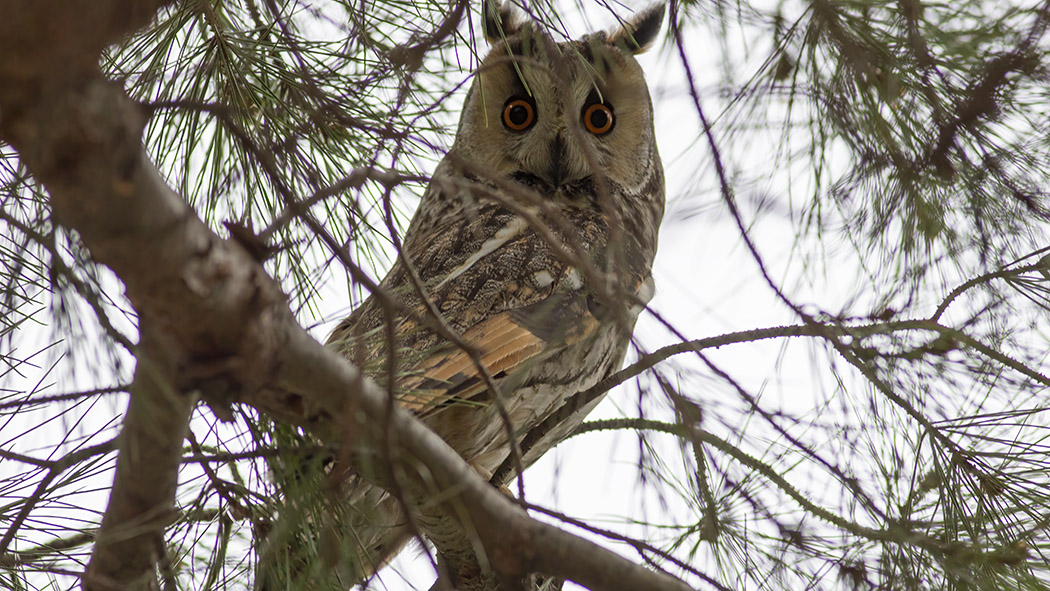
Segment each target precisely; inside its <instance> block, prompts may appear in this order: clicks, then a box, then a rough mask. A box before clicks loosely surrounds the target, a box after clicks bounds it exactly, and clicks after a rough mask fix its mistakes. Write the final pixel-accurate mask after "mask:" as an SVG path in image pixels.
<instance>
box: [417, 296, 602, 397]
mask: <svg viewBox="0 0 1050 591" xmlns="http://www.w3.org/2000/svg"><path fill="white" fill-rule="evenodd" d="M588 300H589V298H588V296H587V295H585V294H584V292H583V291H582V290H579V289H577V290H571V291H570V290H564V291H559V292H555V293H552V294H550V295H548V296H547V297H546V298H544V299H541V300H538V301H534V302H532V303H530V304H528V305H525V306H522V307H519V308H512V309H509V310H505V311H502V312H499V313H496V314H493V315H491V316H489V317H487V318H485V319H484V320H482V321H481V322H479V323H478V324H476V325H474V326H472V327H471V328H469V329H468V330H466V331H465V332H464V333H463V334H462V338H463V340H464V342H466V343H467V344H469V345H470V346H472V347H474V348H475V349H476V350H477V351H478V352H479V359H478V361H479V362H480V364H481V365H482V366H484V367H485V369H486V371H487V372H488V373H489V375H490V376H491V377H492V378H493V379H495V380H500V379H501V378H506V377H508V376H514V375H521V374H523V373H525V370H526V369H527V368H528V367H529V366H530V365H531V364H534V363H536V362H538V361H540V360H542V359H546V358H548V357H549V356H550V355H553V354H557V352H558V351H560V350H561V349H564V348H565V347H567V346H570V345H572V344H574V343H577V342H579V341H581V340H584V339H586V338H588V337H589V336H591V335H592V334H593V333H594V331H596V330H597V328H598V325H599V320H598V318H596V317H595V315H594V313H593V312H592V309H593V307H594V306H593V304H592V305H588ZM488 389H489V386H488V384H487V383H486V380H485V378H484V376H483V375H482V373H481V372H480V371H479V370H478V366H477V363H476V362H475V360H474V359H472V358H471V355H470V354H469V353H467V352H466V351H464V350H463V349H462V348H460V347H454V348H453V347H451V346H449V347H444V348H442V349H441V350H439V351H436V352H435V353H434V354H432V355H430V356H429V357H427V358H425V359H424V360H423V361H422V362H421V363H420V364H419V365H418V366H417V368H416V371H415V372H413V374H412V375H410V376H409V377H407V378H405V379H403V380H402V381H401V382H400V384H399V390H401V391H402V392H403V394H402V395H401V398H400V400H401V402H402V404H403V405H404V406H405V407H406V408H409V409H411V410H413V411H415V412H416V413H418V414H420V415H426V414H428V413H429V412H430V411H433V410H436V409H439V408H441V407H443V406H445V405H448V404H454V403H468V404H469V403H471V401H472V400H474V399H476V398H478V397H479V395H481V394H483V393H485V392H486V391H487V390H488Z"/></svg>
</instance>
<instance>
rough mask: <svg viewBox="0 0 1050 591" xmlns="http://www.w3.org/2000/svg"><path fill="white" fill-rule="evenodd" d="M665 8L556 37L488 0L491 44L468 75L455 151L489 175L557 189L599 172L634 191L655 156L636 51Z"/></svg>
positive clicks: (639, 187) (648, 173)
mask: <svg viewBox="0 0 1050 591" xmlns="http://www.w3.org/2000/svg"><path fill="white" fill-rule="evenodd" d="M663 13H664V7H663V5H656V6H653V7H650V8H648V9H646V10H643V11H641V12H639V13H637V14H636V15H635V16H634V17H633V18H631V19H630V20H627V21H624V22H622V23H621V24H620V25H618V26H617V27H615V28H614V29H613V30H611V31H602V32H598V33H593V34H590V35H587V36H584V37H582V38H580V39H577V40H574V41H568V42H562V43H555V42H554V41H552V40H551V38H550V37H549V36H548V35H546V34H545V33H543V32H542V31H541V30H540V29H539V28H538V27H537V26H536V25H535V24H534V23H532V22H530V21H528V20H526V19H522V18H520V15H519V14H517V13H516V11H515V10H514V9H513V8H512V7H511V6H510V5H509V4H504V5H503V7H497V6H496V5H495V3H494V2H486V3H485V18H484V31H485V37H486V39H487V40H488V42H489V44H490V46H491V50H490V51H489V53H488V55H487V56H486V57H485V58H484V59H483V60H482V61H481V64H480V66H479V68H478V70H477V72H476V74H475V80H474V83H473V86H472V87H471V90H470V93H469V94H468V96H467V99H466V102H465V104H464V108H463V114H462V117H461V119H460V124H459V130H458V132H457V134H456V143H455V145H454V146H453V148H452V153H454V154H455V156H456V157H457V158H459V159H461V160H462V161H463V162H464V164H466V165H468V166H469V167H470V168H473V169H475V170H478V171H482V172H483V173H484V174H485V175H486V176H489V177H490V178H499V179H501V180H511V181H518V182H521V183H523V184H526V185H529V186H542V187H545V188H547V189H548V190H554V191H555V192H556V193H557V192H560V190H564V191H566V192H568V191H570V190H571V187H573V186H574V185H578V184H580V183H581V182H590V181H593V179H594V177H595V176H597V175H602V176H603V177H604V180H606V181H611V182H612V183H614V184H616V185H618V186H619V187H621V188H623V189H625V190H627V191H628V192H631V193H639V192H641V191H642V189H643V188H644V184H645V183H646V182H652V174H653V173H654V171H653V170H652V169H653V166H656V167H659V156H658V154H657V151H656V145H655V140H654V133H653V108H652V102H651V100H650V98H649V89H648V87H647V86H646V84H645V77H644V76H643V73H642V69H641V67H640V66H639V65H638V62H637V61H636V60H635V57H634V56H635V55H637V54H639V53H641V52H643V51H645V49H647V48H648V46H649V45H650V44H651V43H652V41H653V40H654V39H655V37H656V35H657V34H658V32H659V30H660V23H661V22H662V21H663ZM655 173H656V174H661V176H662V173H660V172H655ZM661 196H662V191H661Z"/></svg>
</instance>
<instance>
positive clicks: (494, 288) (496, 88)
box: [328, 3, 664, 570]
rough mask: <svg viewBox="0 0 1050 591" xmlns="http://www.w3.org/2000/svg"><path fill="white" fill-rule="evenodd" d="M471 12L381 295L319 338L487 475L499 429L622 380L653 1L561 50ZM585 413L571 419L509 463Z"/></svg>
mask: <svg viewBox="0 0 1050 591" xmlns="http://www.w3.org/2000/svg"><path fill="white" fill-rule="evenodd" d="M484 12H485V15H484V19H483V22H484V23H483V24H484V31H485V37H486V38H487V40H488V42H489V44H490V47H491V49H490V51H489V53H488V55H487V56H486V57H485V58H484V59H483V60H482V61H481V62H480V65H479V67H478V68H477V70H476V72H475V74H474V80H473V84H472V86H471V88H470V90H469V93H468V94H467V96H466V99H465V102H464V106H463V111H462V115H461V118H460V122H459V128H458V130H457V133H456V139H455V143H454V145H453V146H452V148H451V149H450V150H449V152H448V154H447V155H446V156H445V157H444V158H443V159H442V160H441V162H440V164H439V165H438V167H437V169H436V171H435V172H434V174H433V176H432V180H431V182H430V185H429V186H428V187H427V189H426V192H425V194H424V195H423V197H422V200H421V202H420V205H419V209H418V210H417V211H416V213H415V216H414V217H413V219H412V221H411V223H410V225H409V228H408V230H407V232H406V234H405V236H404V240H403V242H402V244H401V249H400V252H399V257H398V260H397V261H396V263H395V264H394V266H393V268H392V269H391V270H390V271H389V273H388V274H387V275H386V277H385V278H384V279H383V280H382V282H381V284H380V288H381V290H382V292H383V294H384V298H388V301H387V302H386V303H384V302H383V301H382V300H381V299H380V298H379V297H377V296H376V295H374V294H373V295H372V296H371V297H369V299H367V300H366V301H365V302H364V303H363V304H362V305H361V306H359V307H358V308H357V309H356V310H354V311H353V313H352V314H351V315H350V316H349V317H348V318H346V319H345V320H343V321H342V322H341V323H340V324H339V325H338V326H337V328H336V329H335V330H334V332H333V333H332V335H331V337H330V338H329V341H328V344H329V346H330V347H333V348H335V349H337V350H339V351H340V352H341V353H343V354H344V355H345V356H346V357H347V358H348V359H349V360H350V361H351V362H352V363H354V364H356V365H358V366H359V367H363V368H366V371H368V372H369V373H370V374H371V375H372V377H374V378H375V379H377V380H378V381H379V382H381V383H383V384H386V386H387V387H391V384H390V380H388V379H387V376H390V375H396V376H397V378H396V379H395V380H394V383H393V385H392V387H391V390H392V391H393V392H395V394H396V397H397V400H398V402H399V403H400V404H401V405H403V406H404V407H405V408H407V409H410V410H411V411H413V412H414V413H415V414H416V415H417V416H418V417H419V418H420V419H421V420H422V421H424V422H425V423H426V424H427V425H428V426H429V427H430V428H432V429H433V430H434V431H435V432H437V433H438V434H439V435H440V436H441V437H443V438H444V439H445V440H446V441H447V442H448V443H449V444H450V445H451V446H452V447H453V448H454V449H455V450H456V451H457V452H458V453H459V454H461V455H462V456H463V457H464V459H466V460H467V461H468V462H469V463H470V464H471V465H473V466H474V467H475V468H476V469H477V470H478V471H479V472H480V473H481V474H482V475H483V476H485V477H489V476H491V474H492V472H493V471H494V470H496V468H497V467H498V466H500V465H501V464H502V463H503V462H504V461H505V460H506V459H507V457H508V454H509V453H510V446H509V445H508V434H511V433H512V434H513V436H514V437H515V438H516V439H518V440H519V441H520V439H521V438H522V437H524V435H525V434H527V433H528V432H529V431H530V429H532V428H534V427H536V426H537V425H538V424H539V423H541V422H542V421H544V419H546V418H547V417H549V416H550V415H551V414H552V413H554V412H555V411H557V410H558V409H559V408H561V407H562V405H563V404H564V403H565V402H566V400H567V399H568V398H570V397H571V396H573V395H574V394H576V393H577V392H579V391H582V390H584V389H587V388H589V387H591V386H593V385H595V384H596V383H597V382H598V381H600V380H601V379H603V378H605V377H606V376H608V375H610V374H611V373H613V372H615V371H616V370H617V369H619V368H620V366H621V364H622V363H623V359H624V355H625V353H626V350H627V347H628V345H629V342H630V339H631V333H632V330H633V328H634V324H635V320H636V318H637V317H638V314H639V312H640V311H641V310H642V309H643V308H644V307H645V304H646V302H648V300H649V298H650V297H651V296H652V293H653V284H652V278H651V273H650V271H651V267H652V263H653V257H654V256H655V254H656V244H657V230H658V226H659V224H660V220H661V217H662V215H663V209H664V180H663V168H662V165H661V162H660V157H659V154H658V152H657V147H656V140H655V137H654V130H653V108H652V102H651V100H650V97H649V90H648V87H647V86H646V83H645V79H644V76H643V73H642V69H641V67H640V66H639V64H638V62H637V61H636V60H635V57H634V56H635V54H638V53H641V52H642V51H644V50H645V49H646V48H647V47H648V45H649V44H650V43H651V42H652V41H653V39H654V38H655V37H656V35H657V34H658V32H659V29H660V24H661V22H662V19H663V12H664V7H663V6H662V5H658V6H654V7H651V8H649V9H646V10H643V11H640V12H638V13H637V14H636V15H635V16H634V17H633V18H631V19H628V20H625V21H622V22H620V23H619V24H618V25H617V26H616V27H614V29H613V30H611V31H609V32H597V33H593V34H590V35H586V36H584V37H582V38H580V39H577V40H572V41H565V42H555V41H554V40H553V39H552V38H551V37H550V36H549V35H548V34H547V33H545V32H544V31H543V30H542V28H540V27H539V26H538V25H536V24H535V23H533V22H531V21H530V20H529V19H526V18H524V17H523V15H521V14H520V13H518V12H517V11H516V10H515V9H513V8H512V7H510V6H509V4H505V5H504V6H503V7H497V6H496V5H494V4H492V3H488V4H486V7H485V10H484ZM390 302H393V305H391V304H390ZM391 310H393V313H392V314H391ZM390 322H392V323H393V325H392V328H393V330H392V331H391V330H390V328H391V326H390V325H389V324H387V323H390ZM391 334H393V336H394V338H393V340H391V339H390V335H391ZM450 334H454V335H458V338H459V340H460V344H455V343H454V342H453V340H454V339H450V338H449V335H450ZM463 344H465V345H466V347H464V346H462V345H463ZM470 350H473V351H474V352H475V354H474V355H473V356H472V355H471V353H470ZM391 355H393V358H394V360H395V362H396V371H395V372H393V373H391V372H390V371H389V369H390V366H389V365H388V363H389V361H390V356H391ZM478 361H480V365H481V366H482V367H483V369H479V367H478V363H477V362H478ZM597 402H598V400H597V399H596V400H593V401H590V402H589V403H587V404H584V405H581V406H580V408H576V409H574V410H573V412H572V413H569V414H568V415H567V418H566V419H565V420H564V421H562V422H561V423H559V424H558V426H557V427H556V428H555V429H553V430H551V431H549V432H548V433H546V435H545V436H544V438H542V439H541V440H540V441H539V443H538V444H537V445H534V446H532V447H531V448H530V449H529V450H528V453H527V454H526V455H525V457H524V458H523V463H524V465H525V466H528V465H529V464H531V463H532V462H534V461H535V460H536V459H537V458H538V457H540V456H541V455H542V454H543V453H544V452H545V451H546V450H548V449H549V448H550V447H551V446H553V445H554V444H555V443H557V442H558V441H559V440H560V439H561V438H563V437H565V436H566V435H567V434H568V433H569V432H570V431H571V430H572V429H573V428H575V427H576V426H577V425H578V424H579V423H580V422H581V421H582V420H583V417H584V416H585V415H586V414H587V413H588V412H590V410H591V409H592V408H593V407H594V406H595V405H596V404H597ZM508 420H509V424H508ZM356 487H357V490H356V492H355V493H354V494H352V495H351V496H352V497H353V498H355V499H357V501H358V502H359V503H372V504H373V505H374V506H375V507H377V509H378V512H379V515H373V516H372V517H371V518H370V519H371V520H372V521H373V523H371V524H369V526H368V527H364V526H361V527H359V528H358V529H357V530H356V534H355V537H356V538H357V540H358V543H359V544H360V545H361V547H362V550H364V553H365V554H371V555H372V559H379V560H381V558H378V555H382V554H390V552H391V551H392V550H394V549H395V548H396V547H397V546H399V545H400V543H399V542H398V541H397V539H398V536H397V535H396V532H397V530H398V526H399V525H401V524H402V522H403V517H402V515H403V514H402V512H401V511H402V509H401V508H399V507H398V506H397V503H396V502H394V501H393V500H392V499H391V498H389V497H388V496H386V495H385V493H383V492H382V491H381V490H379V489H374V488H372V487H369V485H367V484H364V483H363V482H361V483H358V484H357V485H356ZM369 528H371V529H370V530H369V531H368V532H366V531H364V530H368V529H369ZM384 528H385V529H386V531H383V530H384ZM366 570H367V569H366Z"/></svg>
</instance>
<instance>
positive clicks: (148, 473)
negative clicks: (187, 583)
mask: <svg viewBox="0 0 1050 591" xmlns="http://www.w3.org/2000/svg"><path fill="white" fill-rule="evenodd" d="M140 332H141V342H140V344H139V347H138V350H137V351H136V357H137V358H138V366H137V367H136V369H135V380H134V382H133V383H132V386H131V399H130V401H129V403H128V412H127V414H126V415H125V417H124V429H123V431H122V432H121V435H120V447H119V455H118V456H117V473H116V476H115V478H114V481H113V492H112V493H111V494H110V498H109V505H108V506H107V508H106V513H105V516H104V517H103V519H102V525H101V526H100V527H99V530H98V533H97V535H96V542H95V548H94V551H93V552H92V555H91V562H90V563H88V567H87V570H86V571H85V573H84V580H83V585H84V589H85V591H93V590H96V589H97V590H100V591H101V590H108V589H111V588H117V589H157V588H159V585H158V583H157V580H156V575H155V574H154V573H155V569H156V565H157V563H158V562H159V561H160V558H161V557H162V556H163V555H164V537H163V534H164V528H165V527H166V526H168V525H169V524H170V523H171V522H172V521H173V520H174V511H175V507H174V502H175V490H176V487H177V486H178V469H179V464H180V463H181V462H182V440H183V438H184V437H185V434H186V426H187V424H188V422H189V417H190V412H191V411H192V410H193V403H194V399H193V397H192V396H186V395H185V394H183V393H181V392H178V391H176V390H175V389H173V388H172V382H173V379H172V378H173V374H172V371H173V369H174V367H173V366H172V364H171V362H170V359H165V355H166V354H167V351H166V348H165V347H164V346H162V344H161V343H158V342H157V341H158V340H160V339H158V338H156V337H157V336H156V335H153V334H151V331H150V327H149V325H148V323H146V322H143V323H142V326H141V329H140Z"/></svg>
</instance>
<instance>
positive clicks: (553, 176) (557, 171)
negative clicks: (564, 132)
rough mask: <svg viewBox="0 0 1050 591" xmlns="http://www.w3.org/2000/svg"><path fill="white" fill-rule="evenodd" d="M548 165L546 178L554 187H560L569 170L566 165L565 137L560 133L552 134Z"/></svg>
mask: <svg viewBox="0 0 1050 591" xmlns="http://www.w3.org/2000/svg"><path fill="white" fill-rule="evenodd" d="M550 155H551V156H550V158H551V160H550V167H549V168H548V169H547V180H548V181H550V183H551V184H552V185H554V186H555V187H560V186H561V184H562V183H563V182H564V181H565V180H566V178H565V177H567V176H568V174H569V170H568V167H566V159H565V139H563V138H562V137H561V134H558V135H556V136H554V140H553V141H552V142H551V148H550Z"/></svg>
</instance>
